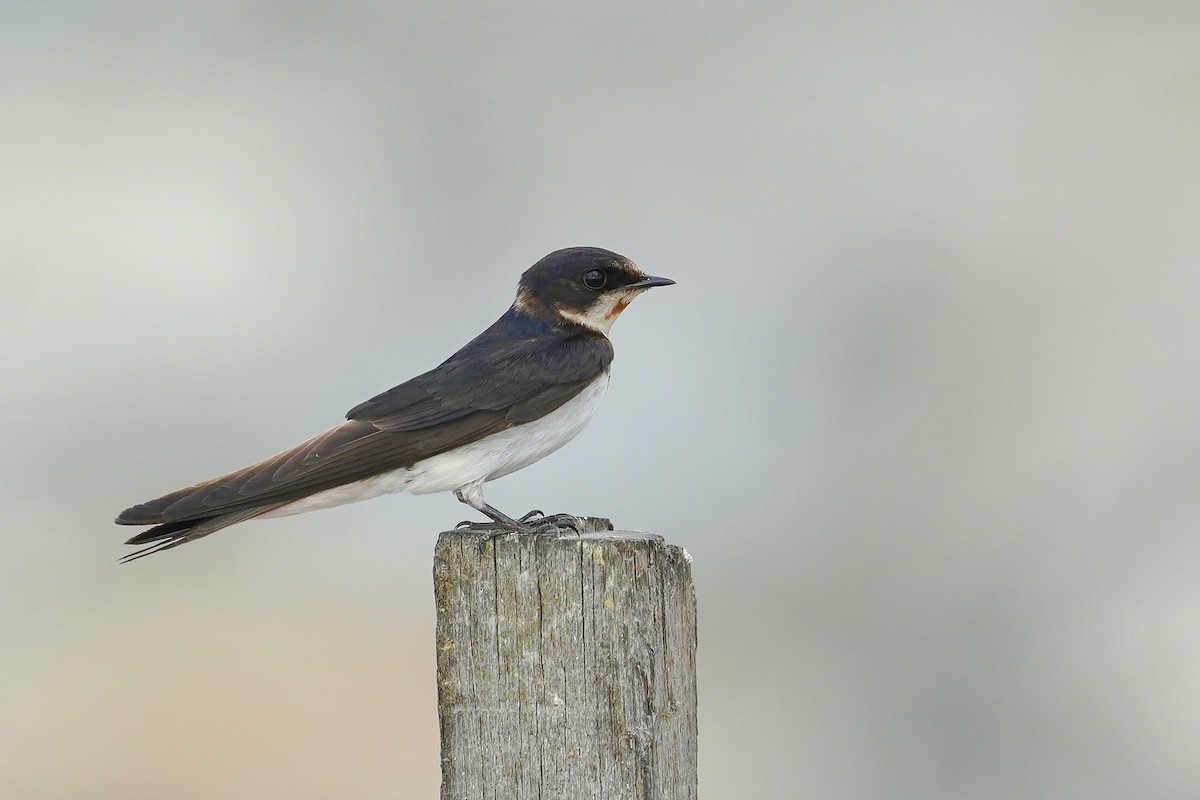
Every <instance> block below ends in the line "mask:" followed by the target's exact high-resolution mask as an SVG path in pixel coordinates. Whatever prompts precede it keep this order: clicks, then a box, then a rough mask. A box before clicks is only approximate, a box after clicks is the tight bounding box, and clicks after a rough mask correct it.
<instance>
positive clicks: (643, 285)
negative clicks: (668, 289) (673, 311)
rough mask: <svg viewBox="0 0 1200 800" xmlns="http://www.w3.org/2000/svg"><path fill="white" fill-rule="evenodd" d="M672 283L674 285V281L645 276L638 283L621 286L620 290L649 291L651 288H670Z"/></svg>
mask: <svg viewBox="0 0 1200 800" xmlns="http://www.w3.org/2000/svg"><path fill="white" fill-rule="evenodd" d="M674 283H675V281H673V280H671V279H670V278H656V277H654V276H653V275H647V276H646V277H644V278H642V279H641V280H640V281H635V282H633V283H627V284H625V285H624V286H622V287H621V288H622V289H649V288H651V287H653V286H672V285H674Z"/></svg>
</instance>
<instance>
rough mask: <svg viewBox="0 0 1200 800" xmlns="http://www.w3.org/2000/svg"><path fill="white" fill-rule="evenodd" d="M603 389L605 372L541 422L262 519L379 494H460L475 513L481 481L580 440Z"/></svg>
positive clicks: (306, 500)
mask: <svg viewBox="0 0 1200 800" xmlns="http://www.w3.org/2000/svg"><path fill="white" fill-rule="evenodd" d="M606 389H608V373H607V372H605V373H604V374H603V375H601V376H600V377H599V378H597V379H596V381H595V382H594V383H592V384H591V385H590V386H588V387H587V388H586V389H584V390H583V391H582V392H580V393H579V394H577V395H575V396H574V397H572V398H571V399H570V400H568V401H567V402H566V403H563V404H562V405H561V406H559V407H558V408H556V409H555V410H554V411H551V412H550V413H549V414H547V415H546V416H544V417H542V418H541V419H536V420H534V421H533V422H526V423H525V424H524V425H516V426H513V427H511V428H508V429H506V430H503V431H500V432H499V433H493V434H492V435H491V436H487V437H484V438H483V439H480V440H479V441H477V442H472V443H471V444H468V445H463V446H462V447H458V448H455V449H454V450H449V451H447V452H445V453H441V454H439V455H436V456H433V457H431V458H427V459H425V460H423V461H418V462H417V463H416V464H413V465H412V466H411V467H402V468H400V469H396V470H392V471H391V472H385V473H383V474H381V475H376V476H374V477H372V478H366V479H364V480H361V481H357V482H356V483H351V484H347V485H346V486H338V487H335V488H333V489H326V490H325V491H323V492H317V493H316V494H314V495H311V496H309V497H306V498H304V499H303V500H297V501H296V502H294V503H289V504H288V505H286V506H283V507H282V508H278V509H276V510H275V511H272V512H270V513H267V514H263V516H264V517H286V516H290V515H292V514H301V513H303V512H305V511H315V510H317V509H319V508H332V507H333V506H340V505H344V504H346V503H357V502H359V501H360V500H370V499H371V498H372V497H379V496H380V495H384V494H393V493H395V492H409V493H411V494H429V493H431V492H459V493H460V495H461V496H462V499H463V500H464V501H465V502H467V503H468V504H470V505H471V506H473V507H475V508H479V507H480V506H482V505H483V484H484V482H485V481H490V480H495V479H496V478H502V477H504V476H505V475H508V474H510V473H513V472H516V471H517V470H519V469H521V468H523V467H527V466H529V465H530V464H532V463H534V462H535V461H538V460H540V459H542V458H545V457H546V456H548V455H550V454H551V453H553V452H554V451H555V450H557V449H558V448H560V447H562V446H563V445H564V444H566V443H567V442H569V441H571V440H572V439H574V438H575V437H576V436H578V435H579V432H580V431H581V430H583V429H584V427H585V426H586V425H587V424H588V422H590V421H591V419H592V417H593V416H594V415H595V413H596V409H598V408H599V407H600V401H601V400H603V399H604V392H605V390H606Z"/></svg>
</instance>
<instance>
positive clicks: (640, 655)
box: [434, 519, 696, 800]
mask: <svg viewBox="0 0 1200 800" xmlns="http://www.w3.org/2000/svg"><path fill="white" fill-rule="evenodd" d="M586 522H587V525H586V526H585V527H584V535H583V536H577V535H575V534H574V533H571V534H567V533H565V532H564V533H563V535H562V536H561V538H559V537H556V536H554V535H515V534H505V535H500V536H495V537H493V531H487V530H482V531H481V530H466V531H449V532H446V533H443V534H442V535H441V536H440V537H439V538H438V543H437V549H436V551H435V554H434V590H435V597H436V601H437V667H438V713H439V716H440V718H441V733H442V794H441V796H442V800H484V799H485V798H487V799H489V800H490V799H491V798H495V799H496V800H501V799H502V800H526V799H529V800H534V799H536V800H551V799H552V798H572V800H575V799H577V798H578V799H582V798H595V799H596V800H625V798H629V799H630V800H660V799H661V800H666V799H667V798H670V800H676V799H678V800H684V799H686V798H695V797H696V658H695V657H696V600H695V594H694V592H693V589H692V578H691V563H690V559H689V558H688V555H687V553H686V552H685V551H684V550H683V549H682V548H680V547H676V546H674V545H668V544H666V543H665V542H664V541H663V540H662V539H661V538H660V537H657V536H653V535H650V534H645V533H637V532H629V531H610V530H607V528H608V527H611V526H609V525H608V523H607V521H606V520H598V519H588V520H587V521H586Z"/></svg>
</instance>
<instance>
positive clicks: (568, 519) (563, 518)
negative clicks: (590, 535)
mask: <svg viewBox="0 0 1200 800" xmlns="http://www.w3.org/2000/svg"><path fill="white" fill-rule="evenodd" d="M517 521H518V522H520V523H521V525H522V526H524V530H523V531H522V533H535V534H547V533H558V531H559V530H560V529H562V528H566V529H567V530H569V531H571V532H572V533H579V532H580V531H581V530H582V529H583V518H582V517H577V516H575V515H574V514H547V513H546V512H544V511H542V510H541V509H538V508H535V509H534V510H532V511H530V512H529V513H528V514H525V515H524V516H523V517H521V518H520V519H519V520H517Z"/></svg>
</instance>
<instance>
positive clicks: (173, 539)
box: [116, 247, 674, 561]
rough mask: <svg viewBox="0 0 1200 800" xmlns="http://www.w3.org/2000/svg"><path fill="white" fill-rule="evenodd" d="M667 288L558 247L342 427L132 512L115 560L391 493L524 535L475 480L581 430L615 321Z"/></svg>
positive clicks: (523, 463)
mask: <svg viewBox="0 0 1200 800" xmlns="http://www.w3.org/2000/svg"><path fill="white" fill-rule="evenodd" d="M673 283H674V281H672V280H670V279H668V278H657V277H654V276H652V275H647V274H645V273H644V272H642V271H641V270H640V269H639V268H638V267H637V266H636V265H635V264H634V263H633V262H632V261H630V260H629V259H628V258H625V257H624V256H620V255H617V254H616V253H613V252H611V251H609V250H603V249H601V248H598V247H571V248H567V249H565V250H557V251H555V252H553V253H551V254H550V255H548V256H546V257H545V258H543V259H542V260H540V261H538V262H537V263H536V264H534V265H533V266H532V267H530V268H529V269H528V270H526V271H525V273H524V274H523V275H522V276H521V280H520V283H519V284H518V286H517V296H516V299H515V300H514V301H513V304H512V306H511V307H510V308H509V309H508V311H506V312H504V315H503V316H501V317H500V319H498V320H496V322H495V323H494V324H493V325H492V326H491V327H489V328H488V329H487V330H485V331H484V332H483V333H481V334H479V335H478V336H476V337H475V338H474V339H472V340H471V341H470V342H469V343H467V345H466V346H465V347H463V348H462V349H461V350H459V351H458V352H457V353H455V354H454V355H452V356H450V358H448V359H447V360H446V361H444V362H442V364H441V365H440V366H438V367H435V368H434V369H432V370H430V371H429V372H426V373H424V374H423V375H418V376H417V377H415V378H413V379H412V380H410V381H407V382H405V383H402V384H400V385H399V386H396V387H394V388H392V389H389V390H387V391H386V392H383V393H382V394H379V395H376V396H375V397H372V398H371V399H370V400H367V401H366V402H365V403H360V404H359V405H357V406H355V407H354V408H352V409H350V411H349V412H348V413H347V414H346V421H345V422H343V423H341V424H340V425H338V426H336V427H334V428H331V429H329V430H327V431H325V432H324V433H321V434H318V435H317V436H314V437H313V438H311V439H309V440H308V441H306V442H303V443H301V444H298V445H296V446H295V447H293V448H291V449H290V450H285V451H284V452H282V453H279V454H278V455H276V456H273V457H271V458H268V459H266V460H264V461H260V462H258V463H257V464H251V465H250V466H248V467H244V468H242V469H239V470H237V471H235V472H231V473H229V474H227V475H222V476H220V477H217V478H213V479H211V480H207V481H204V482H202V483H198V484H196V485H195V486H189V487H188V488H186V489H180V490H178V491H175V492H171V493H170V494H167V495H163V496H162V497H159V498H157V499H155V500H150V501H148V502H145V503H141V504H139V505H136V506H133V507H132V508H127V509H125V510H124V511H122V512H121V514H120V516H118V517H117V519H116V521H117V523H118V524H119V525H153V526H154V527H152V528H150V529H149V530H146V531H142V532H141V533H139V534H137V535H136V536H134V537H132V538H131V539H129V540H128V541H127V542H126V544H133V545H148V546H147V547H144V548H142V549H140V550H138V551H136V552H134V553H132V554H130V555H128V556H126V557H125V558H124V559H122V560H123V561H132V560H134V559H137V558H141V557H142V556H147V555H150V554H152V553H158V552H161V551H163V550H169V549H171V548H172V547H178V546H179V545H181V544H186V543H187V542H191V541H194V540H196V539H199V538H201V537H203V536H207V535H208V534H210V533H214V532H215V531H219V530H221V529H222V528H226V527H229V526H230V525H234V524H236V523H239V522H245V521H246V520H248V519H253V518H255V517H279V516H286V515H290V514H299V513H303V512H305V511H313V510H316V509H319V508H329V507H332V506H338V505H342V504H344V503H353V502H357V501H359V500H367V499H370V498H372V497H378V496H379V495H383V494H390V493H393V492H409V493H411V494H429V493H431V492H454V496H455V497H457V498H458V499H459V500H460V501H462V502H463V503H466V504H467V505H469V506H470V507H471V508H474V509H476V510H477V511H480V512H482V513H483V514H484V515H486V516H487V517H488V518H490V519H491V520H492V523H489V524H494V525H495V526H497V527H499V528H501V529H505V530H512V531H527V530H531V529H532V528H533V527H534V526H535V525H536V523H534V522H531V520H532V517H533V516H534V515H535V512H531V513H530V514H527V515H525V516H524V517H522V518H521V519H520V520H517V519H513V518H512V517H510V516H508V515H507V514H504V513H502V512H500V511H498V510H497V509H495V508H493V507H492V506H490V505H488V503H486V502H485V501H484V499H483V484H484V483H486V482H487V481H490V480H495V479H496V478H501V477H503V476H505V475H509V474H511V473H513V472H516V471H517V470H519V469H522V468H523V467H527V466H529V465H530V464H532V463H534V462H535V461H538V460H540V459H542V458H544V457H545V456H547V455H549V454H550V453H553V452H554V451H555V450H557V449H558V448H560V447H562V446H563V445H564V444H566V443H567V442H569V441H571V440H572V439H574V438H575V436H576V435H577V434H578V433H579V432H580V431H581V430H583V428H584V426H585V425H587V423H588V422H589V421H590V420H591V418H592V416H593V415H594V414H595V413H596V409H597V408H598V407H599V405H600V401H601V399H602V398H603V397H604V392H605V390H606V389H607V388H608V379H609V367H610V365H611V364H612V359H613V348H612V343H611V342H610V341H609V339H608V332H609V329H610V328H611V327H612V324H613V322H614V321H615V320H616V318H617V317H618V316H619V315H620V314H621V312H622V311H624V310H625V308H626V306H628V305H629V303H630V301H632V300H633V299H634V298H635V297H637V296H638V295H639V294H641V293H642V292H644V291H645V290H647V289H650V288H652V287H655V286H669V285H671V284H673Z"/></svg>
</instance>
